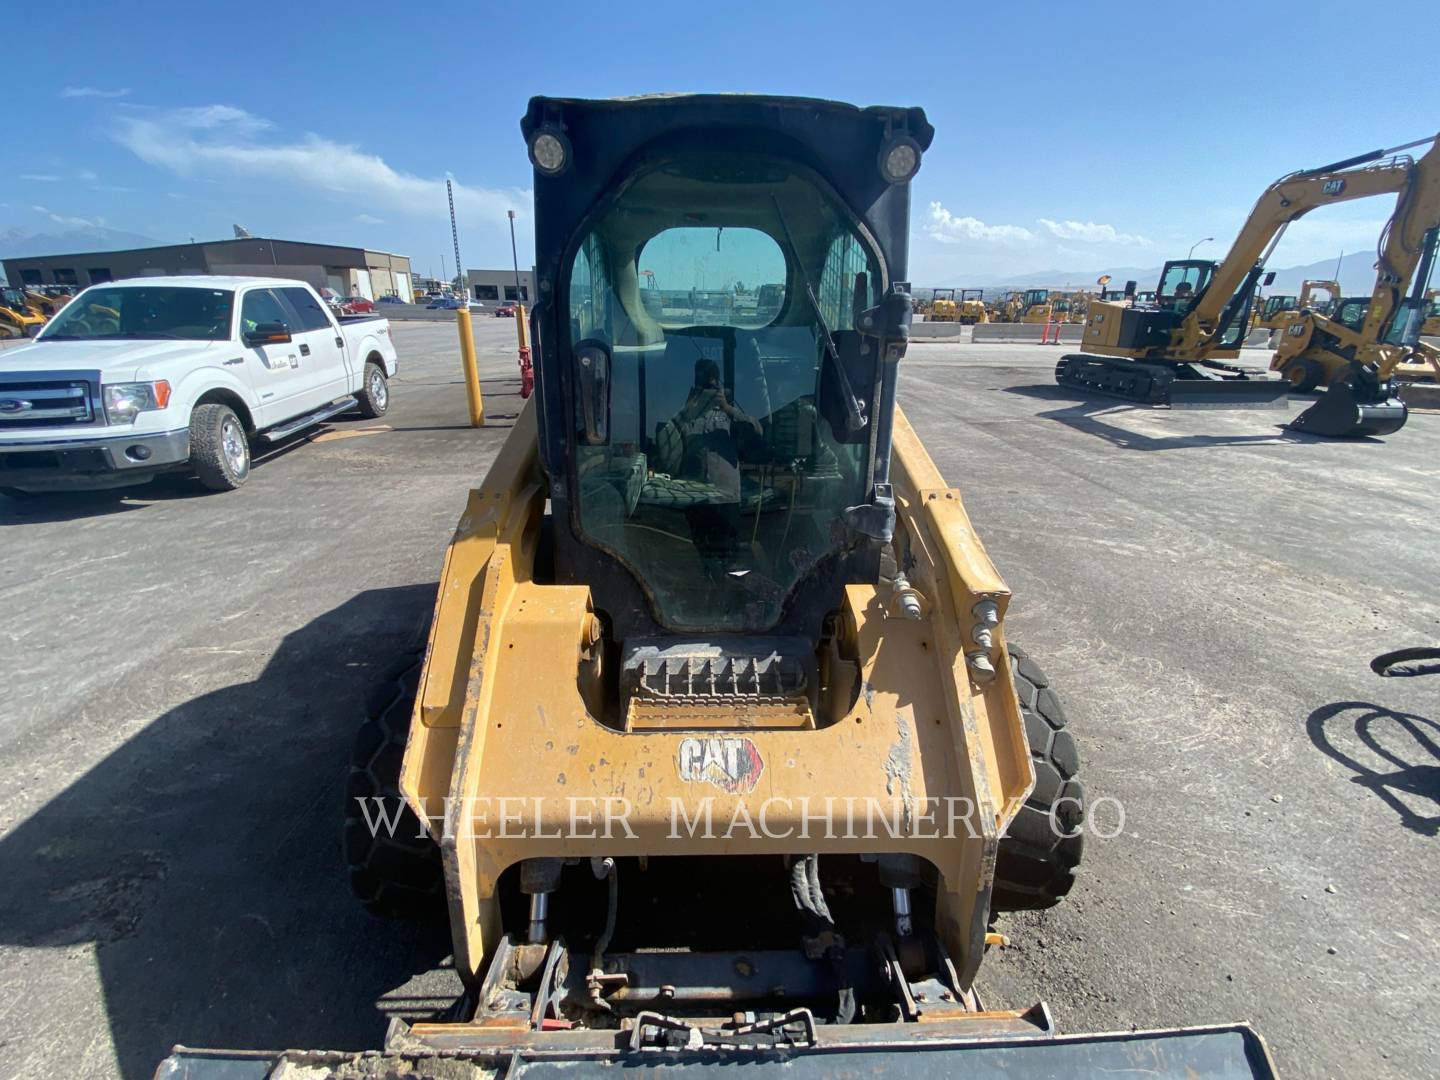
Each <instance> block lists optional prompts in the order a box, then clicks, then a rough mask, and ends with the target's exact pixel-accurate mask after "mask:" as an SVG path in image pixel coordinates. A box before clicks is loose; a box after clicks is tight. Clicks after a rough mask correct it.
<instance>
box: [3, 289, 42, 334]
mask: <svg viewBox="0 0 1440 1080" xmlns="http://www.w3.org/2000/svg"><path fill="white" fill-rule="evenodd" d="M45 322H46V319H45V316H44V315H41V314H38V313H37V312H36V311H35V310H34V309H33V308H32V307H31V306H30V303H29V300H28V299H27V297H26V295H25V291H24V290H23V289H17V288H14V287H13V286H9V285H0V334H3V335H5V336H7V337H34V336H35V335H36V334H38V333H39V332H40V329H41V327H43V326H44V325H45Z"/></svg>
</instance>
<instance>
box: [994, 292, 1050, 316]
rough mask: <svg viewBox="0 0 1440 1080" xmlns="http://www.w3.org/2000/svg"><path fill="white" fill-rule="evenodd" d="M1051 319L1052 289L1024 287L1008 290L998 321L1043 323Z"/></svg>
mask: <svg viewBox="0 0 1440 1080" xmlns="http://www.w3.org/2000/svg"><path fill="white" fill-rule="evenodd" d="M1049 320H1050V290H1049V289H1024V290H1015V291H1013V292H1008V293H1006V294H1005V296H1004V297H1003V298H1002V299H1001V301H1000V306H999V309H998V311H997V313H996V318H995V321H996V322H1008V323H1017V322H1018V323H1043V322H1048V321H1049Z"/></svg>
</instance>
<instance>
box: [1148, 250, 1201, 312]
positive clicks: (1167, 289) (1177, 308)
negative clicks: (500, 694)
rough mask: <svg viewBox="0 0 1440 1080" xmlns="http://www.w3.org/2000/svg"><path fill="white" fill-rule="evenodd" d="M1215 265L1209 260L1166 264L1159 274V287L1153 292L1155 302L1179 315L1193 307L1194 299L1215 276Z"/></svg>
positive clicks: (1186, 260)
mask: <svg viewBox="0 0 1440 1080" xmlns="http://www.w3.org/2000/svg"><path fill="white" fill-rule="evenodd" d="M1215 265H1216V264H1215V263H1214V261H1213V260H1209V259H1185V260H1177V261H1174V262H1167V263H1166V264H1165V268H1164V269H1163V270H1162V271H1161V272H1160V285H1159V287H1158V288H1157V289H1156V290H1155V299H1156V302H1157V303H1158V304H1159V305H1160V306H1161V307H1163V308H1167V309H1169V310H1170V311H1173V312H1175V313H1177V314H1179V315H1184V314H1185V313H1186V312H1187V311H1189V310H1190V308H1191V307H1192V306H1193V305H1194V303H1195V299H1196V297H1198V296H1199V295H1200V294H1201V293H1203V292H1204V291H1205V290H1206V289H1207V288H1208V287H1209V285H1210V279H1211V278H1212V277H1214V276H1215Z"/></svg>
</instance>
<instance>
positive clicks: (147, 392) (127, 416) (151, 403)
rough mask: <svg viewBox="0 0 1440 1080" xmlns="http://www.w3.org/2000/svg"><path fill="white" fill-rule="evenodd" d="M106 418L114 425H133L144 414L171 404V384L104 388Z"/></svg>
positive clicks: (146, 383) (132, 384) (158, 383)
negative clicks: (136, 418)
mask: <svg viewBox="0 0 1440 1080" xmlns="http://www.w3.org/2000/svg"><path fill="white" fill-rule="evenodd" d="M102 391H103V393H104V398H105V418H106V419H107V420H109V421H110V423H112V424H133V423H134V422H135V417H137V416H139V415H140V414H141V413H142V412H151V411H153V410H155V409H163V408H165V406H166V405H168V404H170V384H169V383H168V382H166V381H165V380H164V379H160V380H159V381H158V382H127V383H112V384H111V385H109V386H105V387H102Z"/></svg>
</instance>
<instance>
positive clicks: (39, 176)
mask: <svg viewBox="0 0 1440 1080" xmlns="http://www.w3.org/2000/svg"><path fill="white" fill-rule="evenodd" d="M20 179H21V180H33V181H34V182H35V183H37V184H58V183H59V182H60V177H58V176H55V175H54V174H52V173H21V174H20Z"/></svg>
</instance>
